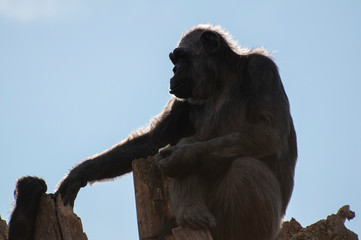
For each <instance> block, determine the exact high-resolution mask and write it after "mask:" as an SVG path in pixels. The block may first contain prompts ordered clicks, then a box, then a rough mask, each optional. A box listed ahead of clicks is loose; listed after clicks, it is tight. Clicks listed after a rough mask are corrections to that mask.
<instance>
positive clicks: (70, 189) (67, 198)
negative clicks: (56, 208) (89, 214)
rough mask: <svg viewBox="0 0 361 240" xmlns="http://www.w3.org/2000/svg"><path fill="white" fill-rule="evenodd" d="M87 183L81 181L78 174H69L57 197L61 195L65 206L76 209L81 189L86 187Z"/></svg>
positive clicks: (62, 183) (57, 192)
mask: <svg viewBox="0 0 361 240" xmlns="http://www.w3.org/2000/svg"><path fill="white" fill-rule="evenodd" d="M86 184H87V182H86V181H84V180H81V179H79V177H77V175H76V174H72V172H70V173H69V175H68V176H67V177H66V178H65V179H64V180H63V181H62V182H61V184H60V186H59V188H58V190H57V191H56V193H55V196H58V194H60V195H61V198H62V199H63V202H64V205H67V204H70V206H71V207H74V200H75V198H76V196H77V195H78V192H79V189H80V188H82V187H85V186H86Z"/></svg>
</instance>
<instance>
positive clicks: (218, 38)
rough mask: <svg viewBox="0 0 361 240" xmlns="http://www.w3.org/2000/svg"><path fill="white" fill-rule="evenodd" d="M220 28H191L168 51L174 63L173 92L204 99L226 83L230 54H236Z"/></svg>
mask: <svg viewBox="0 0 361 240" xmlns="http://www.w3.org/2000/svg"><path fill="white" fill-rule="evenodd" d="M225 38H226V34H225V33H224V32H222V30H221V29H218V28H214V27H210V26H207V25H201V26H197V27H195V28H192V29H191V30H189V31H188V32H187V33H185V34H184V35H183V37H182V38H181V40H180V42H179V44H178V46H177V48H176V49H174V50H173V52H171V53H170V54H169V58H170V60H171V61H172V63H173V64H174V68H173V73H174V76H173V77H172V78H171V79H170V93H171V94H174V95H175V96H176V97H178V98H183V99H193V100H203V99H207V98H208V97H210V96H212V95H213V94H214V93H215V91H216V90H217V89H220V88H222V86H223V85H224V80H223V79H224V70H225V69H226V68H227V62H228V60H227V59H228V57H229V56H230V55H232V54H235V53H234V52H233V51H232V49H231V47H230V44H229V41H228V40H226V39H225Z"/></svg>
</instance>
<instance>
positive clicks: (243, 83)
mask: <svg viewBox="0 0 361 240" xmlns="http://www.w3.org/2000/svg"><path fill="white" fill-rule="evenodd" d="M170 58H171V60H172V62H173V64H174V65H175V66H174V69H173V72H174V76H173V77H172V79H171V81H170V89H171V93H172V94H174V95H175V96H176V97H177V98H175V97H173V98H171V100H170V101H169V103H168V105H167V107H166V108H165V109H164V111H163V112H162V113H161V114H160V115H159V116H158V117H156V118H155V120H154V121H153V123H152V124H151V126H150V128H149V129H148V130H147V131H143V132H138V133H136V134H133V135H132V136H130V137H129V138H128V139H126V140H124V141H123V142H120V143H119V144H117V145H115V146H114V147H112V148H110V149H109V150H107V151H105V152H103V153H101V154H98V155H96V156H93V157H90V158H89V159H87V160H86V161H84V162H82V163H80V164H79V165H78V166H76V167H75V168H74V169H73V170H71V171H70V173H69V174H68V176H67V177H66V178H65V180H64V181H63V182H62V183H61V185H60V187H59V189H58V193H60V194H61V195H62V196H63V198H64V200H65V202H69V203H70V204H72V205H73V204H74V199H75V198H76V195H77V193H78V191H79V188H80V187H83V186H85V185H86V184H87V183H88V182H91V181H98V180H102V179H107V178H114V177H117V176H120V175H122V174H124V173H127V172H130V171H131V162H132V160H133V159H136V158H142V157H146V156H148V155H155V154H156V155H155V159H156V163H157V165H158V166H159V167H160V169H161V170H162V171H163V172H164V173H165V174H167V175H168V176H170V177H171V182H170V195H171V200H172V206H173V210H174V212H175V214H176V217H177V221H178V223H179V224H181V225H189V226H191V227H195V228H202V227H209V228H210V229H211V231H212V234H213V236H214V239H216V240H217V239H218V240H220V239H227V240H232V239H252V240H258V239H259V240H265V239H267V240H268V239H273V238H274V237H275V236H276V234H277V233H278V230H279V224H280V221H281V218H282V216H283V215H284V213H285V210H286V207H287V205H288V202H289V199H290V197H291V193H292V189H293V177H294V169H295V164H296V158H297V146H296V134H295V130H294V127H293V123H292V118H291V115H290V110H289V103H288V99H287V96H286V94H285V91H284V89H283V85H282V82H281V79H280V77H279V73H278V70H277V66H276V65H275V63H274V62H273V61H272V60H271V59H270V58H269V57H268V54H267V53H266V52H265V51H263V50H245V49H241V48H239V47H238V46H237V45H236V44H235V43H234V42H233V41H232V40H231V38H230V37H229V36H228V34H227V33H225V32H224V31H222V30H221V29H220V28H218V27H212V26H209V25H201V26H197V27H195V28H192V29H191V30H189V31H188V32H187V33H185V34H184V35H183V37H182V38H181V41H180V43H179V44H178V47H177V48H176V49H175V50H174V51H173V52H172V53H170ZM168 144H170V146H169V147H166V148H163V149H161V150H160V151H159V153H158V154H157V152H158V149H160V148H162V147H164V146H166V145H168Z"/></svg>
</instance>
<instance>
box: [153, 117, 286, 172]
mask: <svg viewBox="0 0 361 240" xmlns="http://www.w3.org/2000/svg"><path fill="white" fill-rule="evenodd" d="M281 149H282V140H281V134H280V132H279V131H278V130H277V129H274V128H272V127H270V125H269V124H266V123H264V122H263V123H258V124H257V125H254V126H248V127H246V128H243V129H241V130H239V131H236V132H233V133H230V134H227V135H224V136H220V137H216V138H213V139H210V140H208V141H200V142H191V143H184V144H178V145H176V146H170V147H167V148H164V149H162V150H161V151H160V152H159V154H157V155H156V156H155V159H156V163H157V165H158V166H159V167H160V168H161V169H162V170H163V171H164V173H165V174H167V175H168V176H170V177H181V176H185V175H189V174H191V173H193V172H197V171H203V172H208V173H210V172H221V171H223V170H224V169H226V168H227V167H228V166H229V163H231V162H232V161H233V160H234V159H235V158H237V157H243V156H248V157H253V158H257V159H262V158H265V157H268V156H278V155H279V154H280V153H281Z"/></svg>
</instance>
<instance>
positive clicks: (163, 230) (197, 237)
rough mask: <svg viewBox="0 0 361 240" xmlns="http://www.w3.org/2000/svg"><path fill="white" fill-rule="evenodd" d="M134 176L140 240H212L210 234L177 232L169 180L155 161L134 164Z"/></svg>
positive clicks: (184, 229)
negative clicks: (171, 204) (170, 198)
mask: <svg viewBox="0 0 361 240" xmlns="http://www.w3.org/2000/svg"><path fill="white" fill-rule="evenodd" d="M133 176H134V188H135V198H136V206H137V218H138V231H139V239H140V240H150V239H157V240H212V237H211V234H210V233H209V231H201V230H193V229H190V228H181V227H180V228H175V227H177V225H176V222H175V218H174V214H173V212H172V208H171V206H170V201H169V192H168V179H167V177H165V176H164V175H162V174H161V172H160V171H159V169H158V168H157V167H156V165H155V163H154V159H153V158H152V157H148V158H147V159H137V160H135V161H133ZM174 228H175V229H174ZM172 229H173V231H172Z"/></svg>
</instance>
